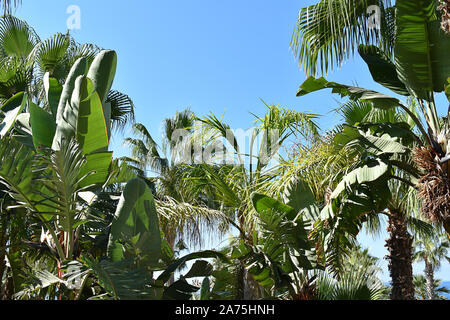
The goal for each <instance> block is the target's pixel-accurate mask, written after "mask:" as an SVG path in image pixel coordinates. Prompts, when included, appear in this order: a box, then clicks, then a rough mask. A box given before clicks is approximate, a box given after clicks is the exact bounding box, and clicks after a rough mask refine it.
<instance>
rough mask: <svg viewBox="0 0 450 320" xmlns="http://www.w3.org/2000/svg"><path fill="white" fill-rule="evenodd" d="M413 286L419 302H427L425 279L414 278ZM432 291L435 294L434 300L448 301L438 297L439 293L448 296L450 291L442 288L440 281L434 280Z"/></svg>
mask: <svg viewBox="0 0 450 320" xmlns="http://www.w3.org/2000/svg"><path fill="white" fill-rule="evenodd" d="M414 286H415V288H416V296H417V299H419V300H429V296H428V289H427V287H428V284H427V279H426V277H425V276H423V275H415V276H414ZM433 290H434V292H435V299H437V300H448V299H447V298H446V297H445V296H443V295H439V294H441V293H444V294H450V290H449V289H447V288H446V287H443V286H442V280H438V279H436V280H434V283H433Z"/></svg>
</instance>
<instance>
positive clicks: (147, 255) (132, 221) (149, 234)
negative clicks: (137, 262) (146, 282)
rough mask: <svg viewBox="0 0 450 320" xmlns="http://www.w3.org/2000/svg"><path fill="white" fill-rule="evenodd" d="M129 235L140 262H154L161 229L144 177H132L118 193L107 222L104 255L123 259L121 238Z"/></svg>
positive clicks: (157, 255)
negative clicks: (116, 202)
mask: <svg viewBox="0 0 450 320" xmlns="http://www.w3.org/2000/svg"><path fill="white" fill-rule="evenodd" d="M132 239H133V242H135V246H136V247H137V248H138V250H139V251H140V252H141V254H142V263H143V264H144V265H148V266H155V265H158V262H159V259H160V258H161V256H162V253H161V232H160V229H159V220H158V216H157V212H156V207H155V201H154V199H153V195H152V192H151V191H150V189H149V187H148V185H147V184H146V183H145V181H143V180H141V179H133V180H131V181H130V182H128V183H127V185H126V186H125V189H124V190H123V192H122V196H121V197H120V201H119V204H118V206H117V210H116V213H115V218H114V221H113V222H112V225H111V234H110V238H109V243H108V257H110V258H111V259H112V261H121V260H124V259H126V257H125V256H124V248H123V245H122V244H121V243H120V242H121V241H130V240H132Z"/></svg>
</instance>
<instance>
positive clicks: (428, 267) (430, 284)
mask: <svg viewBox="0 0 450 320" xmlns="http://www.w3.org/2000/svg"><path fill="white" fill-rule="evenodd" d="M425 277H426V279H427V299H428V300H434V298H435V295H434V270H433V265H432V264H431V263H429V262H428V259H425Z"/></svg>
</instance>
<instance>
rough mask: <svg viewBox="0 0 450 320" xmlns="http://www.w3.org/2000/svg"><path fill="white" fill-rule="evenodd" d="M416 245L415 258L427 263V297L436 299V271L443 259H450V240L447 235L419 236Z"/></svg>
mask: <svg viewBox="0 0 450 320" xmlns="http://www.w3.org/2000/svg"><path fill="white" fill-rule="evenodd" d="M414 245H415V247H416V252H415V253H414V260H415V261H417V262H424V263H425V270H424V272H425V278H426V292H427V299H428V300H434V299H436V291H435V279H434V273H435V272H436V271H437V270H439V268H440V266H441V260H442V259H447V261H450V257H449V256H448V253H447V252H448V250H449V249H450V242H449V241H448V239H446V237H445V236H441V237H440V238H439V237H436V236H435V237H423V238H418V239H416V241H415V242H414Z"/></svg>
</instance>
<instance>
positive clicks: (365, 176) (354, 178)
mask: <svg viewBox="0 0 450 320" xmlns="http://www.w3.org/2000/svg"><path fill="white" fill-rule="evenodd" d="M390 172H391V166H390V165H389V164H388V163H385V162H383V161H382V160H380V159H369V160H368V161H367V163H365V164H362V165H361V166H360V167H358V168H356V169H354V170H353V171H351V172H349V173H348V174H347V175H346V176H345V177H344V179H342V181H341V182H340V183H339V184H338V186H337V187H336V189H335V190H334V191H333V193H332V194H331V198H332V199H335V198H338V197H339V196H340V195H341V193H342V192H343V191H345V190H348V189H354V188H355V187H356V186H357V185H361V184H367V183H372V182H375V181H377V180H379V179H383V178H384V177H386V176H387V175H389V174H390Z"/></svg>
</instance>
